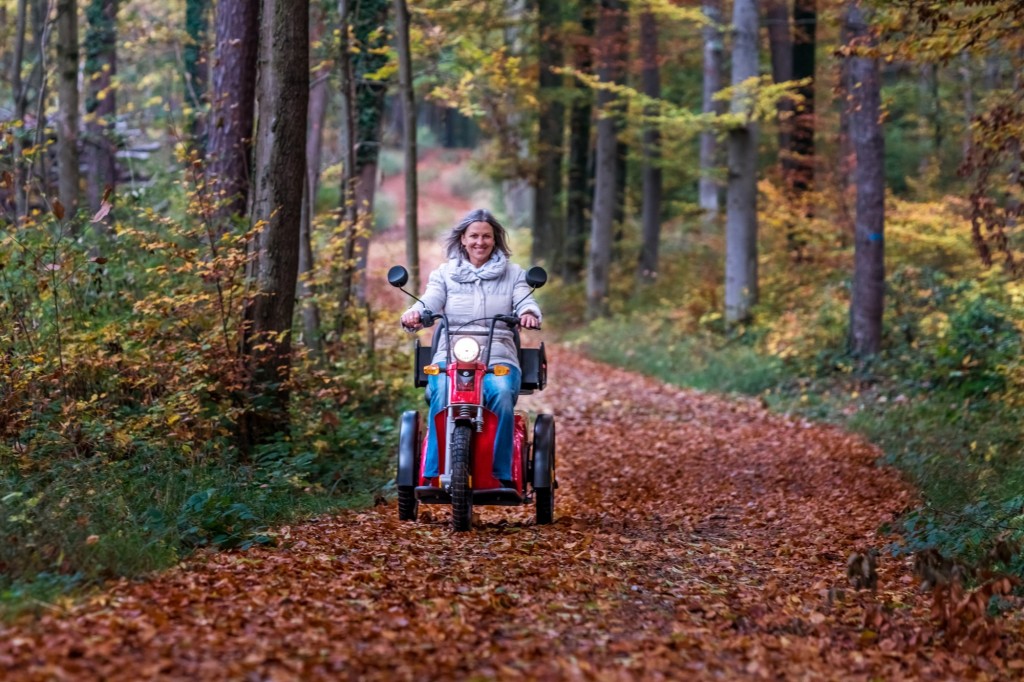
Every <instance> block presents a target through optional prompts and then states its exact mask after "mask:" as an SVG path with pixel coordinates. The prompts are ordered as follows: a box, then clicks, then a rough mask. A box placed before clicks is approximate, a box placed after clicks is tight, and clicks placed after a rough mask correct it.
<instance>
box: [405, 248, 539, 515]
mask: <svg viewBox="0 0 1024 682" xmlns="http://www.w3.org/2000/svg"><path fill="white" fill-rule="evenodd" d="M408 281H409V273H408V272H407V271H406V269H405V268H404V267H402V266H401V265H396V266H394V267H393V268H391V269H390V270H389V271H388V283H389V284H391V286H393V287H396V288H398V289H401V291H403V292H404V293H405V294H407V295H409V296H410V297H412V298H414V299H416V300H419V299H418V298H416V296H414V295H413V294H410V293H409V292H408V291H406V290H405V289H402V287H404V286H405V284H406V282H408ZM526 282H527V283H528V284H529V285H530V287H531V288H532V289H537V288H539V287H541V286H543V285H544V283H545V282H547V273H546V272H545V271H544V269H543V268H541V267H533V268H530V270H529V271H527V273H526ZM420 320H421V322H422V324H423V326H424V327H430V326H432V325H433V323H434V322H440V324H439V325H438V328H437V330H436V331H435V333H434V340H435V341H434V347H432V346H421V345H420V342H419V340H418V339H417V341H416V346H415V353H414V363H415V364H414V367H413V371H414V377H415V384H416V386H417V387H426V385H427V376H428V375H431V374H434V375H436V374H441V373H445V374H446V375H447V378H448V381H447V382H446V383H447V387H448V390H447V400H446V405H445V409H444V410H442V411H441V412H439V413H438V414H437V417H436V420H435V423H434V427H435V428H434V433H435V434H438V443H437V451H438V467H439V468H438V471H439V472H440V474H441V475H440V476H439V485H437V486H434V485H427V484H428V483H429V481H427V480H424V479H423V477H422V474H421V472H422V471H423V465H424V460H425V458H426V453H427V442H426V441H427V439H426V434H427V429H426V425H425V424H424V423H423V422H424V420H423V419H421V418H420V413H419V411H417V410H408V411H406V412H405V413H404V414H402V418H401V423H400V425H399V428H400V431H399V442H398V476H397V479H396V483H397V487H398V518H399V519H401V520H403V521H415V520H416V518H417V516H418V513H419V505H421V504H450V505H451V507H452V528H453V530H456V531H467V530H470V529H471V528H472V525H473V506H474V505H503V506H514V505H526V504H534V505H535V507H536V518H537V523H538V524H548V523H551V522H552V520H553V519H554V509H555V488H557V487H558V482H557V481H556V479H555V420H554V417H553V416H552V415H550V414H540V415H538V416H537V418H536V420H535V421H534V425H533V430H532V438H529V437H528V436H529V434H530V433H531V431H530V428H529V420H528V419H527V417H526V416H525V415H523V414H522V413H520V412H516V414H515V423H514V427H513V453H512V480H513V482H514V483H515V487H514V488H506V487H504V486H503V485H502V484H501V482H500V481H498V480H497V479H495V478H494V477H493V475H492V473H491V470H492V469H491V461H492V459H493V454H494V435H495V430H496V427H497V423H498V418H497V416H496V415H495V414H494V413H493V412H491V411H490V410H488V409H486V408H485V407H484V403H483V379H484V375H485V374H487V373H490V372H496V373H501V372H502V371H503V370H504V371H505V372H507V368H505V367H503V366H501V365H497V366H495V367H494V368H491V369H488V366H487V365H488V358H489V357H490V348H491V342H492V340H493V339H494V329H495V326H496V325H497V324H504V325H507V326H508V328H510V329H513V330H514V331H516V346H517V348H518V354H519V366H520V369H521V371H522V381H521V384H520V391H519V394H520V395H523V394H528V393H532V392H533V391H540V390H543V389H544V386H545V384H546V383H547V358H546V356H545V353H544V344H543V343H541V344H540V347H539V348H522V347H521V346H519V343H518V339H519V337H518V325H519V318H518V317H516V316H514V315H496V316H494V317H493V318H487V319H486V320H473V321H472V322H471V323H469V324H473V325H474V326H477V325H479V326H488V325H489V329H488V331H486V332H481V331H476V332H473V331H470V330H468V329H466V328H465V327H466V325H463V326H462V327H459V328H456V329H452V328H451V327H450V326H449V324H448V319H447V317H446V316H445V315H444V314H443V313H434V312H432V311H429V310H424V311H421V312H420ZM440 334H446V335H447V341H448V360H447V364H446V367H445V368H443V369H442V368H440V367H439V366H438V365H435V364H433V356H434V351H435V350H436V340H437V338H438V335H440ZM481 341H482V342H483V343H481ZM427 414H428V415H429V410H428V412H427Z"/></svg>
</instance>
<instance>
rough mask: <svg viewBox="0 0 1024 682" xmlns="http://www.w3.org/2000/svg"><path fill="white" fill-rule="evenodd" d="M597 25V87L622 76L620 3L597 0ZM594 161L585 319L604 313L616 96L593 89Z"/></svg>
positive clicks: (611, 224)
mask: <svg viewBox="0 0 1024 682" xmlns="http://www.w3.org/2000/svg"><path fill="white" fill-rule="evenodd" d="M600 7H601V9H600V15H599V16H598V24H597V51H598V56H597V63H598V77H599V78H600V81H601V82H602V83H618V82H619V81H620V80H621V78H622V73H623V63H622V55H623V52H624V45H623V43H624V41H625V39H626V38H625V27H626V13H625V8H624V5H623V3H622V2H621V0H601V5H600ZM597 108H598V111H599V116H600V118H599V119H598V122H597V144H596V151H595V153H596V162H595V169H594V208H593V210H592V211H591V228H590V260H589V263H588V268H587V316H588V317H589V318H591V319H593V318H596V317H601V316H603V315H606V314H607V312H608V283H609V277H610V272H609V271H610V266H611V251H612V230H613V227H614V221H615V199H616V170H617V161H618V159H617V154H616V150H617V146H618V134H617V130H618V124H617V122H616V118H617V116H619V115H620V114H621V111H619V109H620V106H619V98H618V97H617V96H616V95H614V94H613V93H611V92H609V91H607V90H598V93H597Z"/></svg>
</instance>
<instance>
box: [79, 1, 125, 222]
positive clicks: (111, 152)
mask: <svg viewBox="0 0 1024 682" xmlns="http://www.w3.org/2000/svg"><path fill="white" fill-rule="evenodd" d="M117 9H118V0H90V2H89V6H88V8H87V9H86V17H87V18H88V21H89V30H88V31H87V33H86V35H85V145H84V149H85V153H86V157H87V159H88V161H87V166H88V169H89V172H88V175H87V176H86V177H87V180H86V198H87V199H88V201H89V211H90V213H95V212H96V211H98V210H99V209H100V205H101V203H102V201H103V195H104V193H105V192H106V189H107V188H108V187H109V188H111V189H112V188H113V187H114V186H115V185H116V184H117V138H116V132H115V129H114V123H115V117H116V116H117V94H116V91H115V89H114V76H116V74H117ZM108 219H109V218H108ZM104 224H106V223H104Z"/></svg>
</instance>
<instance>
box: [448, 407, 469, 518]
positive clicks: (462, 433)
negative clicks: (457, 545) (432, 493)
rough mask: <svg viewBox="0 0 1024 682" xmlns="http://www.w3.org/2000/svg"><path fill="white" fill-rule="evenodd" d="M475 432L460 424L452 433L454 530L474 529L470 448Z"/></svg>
mask: <svg viewBox="0 0 1024 682" xmlns="http://www.w3.org/2000/svg"><path fill="white" fill-rule="evenodd" d="M472 436H473V430H472V429H471V428H470V427H469V426H468V425H466V424H458V425H456V426H455V431H454V432H453V433H452V451H451V453H450V454H451V457H452V530H454V531H456V532H462V531H467V530H469V529H471V528H472V527H473V489H472V485H471V483H470V475H471V472H472V463H471V462H470V457H469V448H470V444H471V440H472Z"/></svg>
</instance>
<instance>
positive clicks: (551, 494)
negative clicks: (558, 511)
mask: <svg viewBox="0 0 1024 682" xmlns="http://www.w3.org/2000/svg"><path fill="white" fill-rule="evenodd" d="M535 495H536V500H537V525H538V526H546V525H547V524H549V523H551V522H553V521H554V520H555V487H554V486H551V487H550V488H540V489H538V490H536V491H535Z"/></svg>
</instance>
